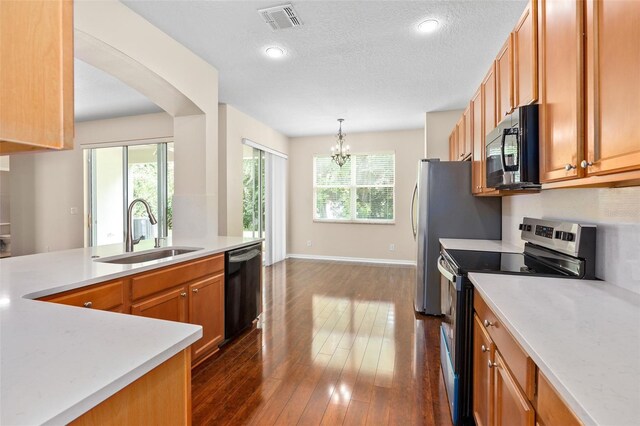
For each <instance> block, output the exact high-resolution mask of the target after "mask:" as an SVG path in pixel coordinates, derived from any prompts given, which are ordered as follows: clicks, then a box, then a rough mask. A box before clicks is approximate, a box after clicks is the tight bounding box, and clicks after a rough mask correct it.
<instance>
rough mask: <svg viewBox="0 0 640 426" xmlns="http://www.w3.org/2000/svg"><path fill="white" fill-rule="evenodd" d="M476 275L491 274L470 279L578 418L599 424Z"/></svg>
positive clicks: (586, 422)
mask: <svg viewBox="0 0 640 426" xmlns="http://www.w3.org/2000/svg"><path fill="white" fill-rule="evenodd" d="M474 275H490V274H482V273H470V274H469V280H471V282H472V283H473V286H474V288H475V289H476V290H478V292H479V293H480V295H481V296H482V299H483V300H484V301H485V302H486V303H487V305H488V306H489V307H490V308H491V310H492V311H493V312H494V313H495V314H496V316H497V317H498V319H499V320H500V321H502V323H503V324H504V325H505V327H506V328H507V330H508V331H509V333H510V334H511V335H512V336H513V337H514V338H515V339H516V341H517V342H518V344H519V345H520V346H521V347H522V349H524V350H525V352H526V353H527V354H528V355H529V356H530V357H531V359H533V361H534V362H535V364H536V366H537V367H538V369H540V370H542V373H543V374H544V375H545V377H546V378H547V379H548V380H549V382H551V384H552V385H553V387H554V389H555V390H556V392H558V393H559V394H560V395H561V396H562V397H563V398H564V400H565V402H566V403H567V404H568V405H569V407H570V408H571V410H573V412H574V413H575V414H576V416H578V418H579V419H580V420H581V421H583V422H584V423H585V424H587V425H589V424H593V425H596V424H598V423H597V422H596V421H595V420H594V419H593V417H592V416H591V415H590V414H589V412H588V411H587V410H586V409H585V408H584V407H583V406H582V404H580V402H579V401H578V400H577V399H576V398H575V396H574V395H573V394H572V393H571V392H570V391H569V390H568V389H567V388H566V386H565V385H564V384H563V383H562V382H561V381H560V380H559V379H558V377H557V376H556V375H555V373H554V372H553V371H551V369H549V367H548V366H547V364H546V363H545V362H544V361H543V359H542V358H541V357H540V355H538V353H537V352H536V351H535V350H534V349H533V348H532V347H531V345H530V344H529V342H528V341H527V339H526V338H525V337H524V336H523V335H522V334H521V333H520V332H518V331H517V329H516V328H515V327H514V326H513V324H511V322H510V321H509V319H508V318H507V317H506V316H505V315H504V313H503V312H502V310H500V308H499V307H498V306H497V305H496V304H495V303H494V301H493V300H492V299H491V298H490V297H489V296H488V295H487V294H486V293H485V292H484V290H483V289H482V286H481V285H480V284H478V282H477V281H476V280H475V279H474Z"/></svg>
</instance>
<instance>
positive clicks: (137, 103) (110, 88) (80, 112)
mask: <svg viewBox="0 0 640 426" xmlns="http://www.w3.org/2000/svg"><path fill="white" fill-rule="evenodd" d="M74 72H75V87H74V92H75V93H74V95H75V117H76V121H88V120H100V119H103V118H114V117H125V116H127V115H136V114H147V113H151V112H160V111H162V109H161V108H160V107H159V106H157V105H156V104H154V103H153V102H151V101H150V100H149V98H147V97H146V96H144V95H143V94H141V93H140V92H138V91H137V90H135V89H132V88H131V87H129V86H128V85H126V84H124V83H123V82H121V81H120V80H118V79H117V78H115V77H113V76H111V75H110V74H107V73H106V72H104V71H102V70H100V69H98V68H96V67H94V66H92V65H89V64H87V63H86V62H83V61H81V60H79V59H76V60H75V62H74Z"/></svg>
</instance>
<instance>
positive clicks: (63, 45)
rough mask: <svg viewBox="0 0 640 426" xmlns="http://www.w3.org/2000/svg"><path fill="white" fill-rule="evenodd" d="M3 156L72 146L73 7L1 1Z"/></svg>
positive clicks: (47, 0) (39, 0)
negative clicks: (11, 153)
mask: <svg viewBox="0 0 640 426" xmlns="http://www.w3.org/2000/svg"><path fill="white" fill-rule="evenodd" d="M0 64H2V66H1V67H0V99H1V100H2V105H3V106H5V107H4V108H0V154H6V153H10V152H17V151H25V150H33V149H43V148H54V149H61V148H72V147H73V125H74V111H73V2H72V1H69V0H30V1H0Z"/></svg>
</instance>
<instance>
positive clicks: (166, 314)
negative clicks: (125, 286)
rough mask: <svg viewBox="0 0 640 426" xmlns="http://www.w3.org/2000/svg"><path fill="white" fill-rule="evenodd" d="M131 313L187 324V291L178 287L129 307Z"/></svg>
mask: <svg viewBox="0 0 640 426" xmlns="http://www.w3.org/2000/svg"><path fill="white" fill-rule="evenodd" d="M131 313H132V314H133V315H138V316H141V317H147V318H156V319H163V320H167V321H177V322H187V289H186V287H179V288H176V289H173V290H169V291H165V292H162V293H159V294H157V295H155V296H152V297H150V298H149V299H146V300H145V301H144V302H140V303H135V304H133V305H131Z"/></svg>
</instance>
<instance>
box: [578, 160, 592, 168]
mask: <svg viewBox="0 0 640 426" xmlns="http://www.w3.org/2000/svg"><path fill="white" fill-rule="evenodd" d="M591 166H593V163H592V162H591V161H587V160H582V162H581V163H580V167H582V168H583V169H586V168H587V167H591Z"/></svg>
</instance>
